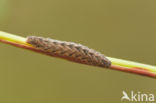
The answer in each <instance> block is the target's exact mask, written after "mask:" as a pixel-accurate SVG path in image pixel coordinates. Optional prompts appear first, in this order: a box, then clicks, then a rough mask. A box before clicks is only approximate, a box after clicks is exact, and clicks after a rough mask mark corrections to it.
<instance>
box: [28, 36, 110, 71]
mask: <svg viewBox="0 0 156 103" xmlns="http://www.w3.org/2000/svg"><path fill="white" fill-rule="evenodd" d="M26 42H27V43H29V44H31V45H32V46H33V47H35V48H36V49H40V50H42V51H44V52H46V53H48V54H50V55H51V56H56V57H61V58H64V59H67V60H70V61H74V62H78V63H82V64H88V65H93V66H100V67H105V68H109V67H110V65H111V61H110V60H108V59H107V58H106V57H105V56H104V55H103V54H101V53H100V52H97V51H95V50H93V49H90V48H88V47H86V46H84V45H81V44H77V43H74V42H66V41H59V40H54V39H50V38H43V37H37V36H28V37H27V41H26Z"/></svg>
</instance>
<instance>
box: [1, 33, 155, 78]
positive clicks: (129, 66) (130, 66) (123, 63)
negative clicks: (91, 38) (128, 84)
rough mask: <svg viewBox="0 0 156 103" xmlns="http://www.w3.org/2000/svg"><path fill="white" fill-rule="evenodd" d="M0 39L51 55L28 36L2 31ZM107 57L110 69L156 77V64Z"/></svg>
mask: <svg viewBox="0 0 156 103" xmlns="http://www.w3.org/2000/svg"><path fill="white" fill-rule="evenodd" d="M0 41H1V42H3V43H7V44H11V45H14V46H16V47H21V48H25V49H28V50H32V51H35V52H39V53H42V54H46V55H49V54H48V53H46V52H44V51H41V50H39V49H36V48H35V47H33V46H32V45H30V44H28V43H27V42H26V41H27V38H24V37H20V36H17V35H13V34H10V33H6V32H3V31H0ZM107 58H108V59H109V60H110V61H111V62H112V65H111V66H110V69H113V70H118V71H123V72H130V73H135V74H139V75H144V76H148V77H153V78H156V66H152V65H147V64H142V63H137V62H132V61H128V60H123V59H117V58H112V57H107Z"/></svg>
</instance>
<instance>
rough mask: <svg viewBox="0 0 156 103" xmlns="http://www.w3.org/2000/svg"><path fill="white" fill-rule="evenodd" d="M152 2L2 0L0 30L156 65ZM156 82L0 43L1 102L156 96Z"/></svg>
mask: <svg viewBox="0 0 156 103" xmlns="http://www.w3.org/2000/svg"><path fill="white" fill-rule="evenodd" d="M155 5H156V1H154V0H0V30H2V31H6V32H10V33H13V34H17V35H21V36H25V37H26V36H29V35H38V36H44V37H51V38H54V39H58V40H65V41H74V42H77V43H81V44H84V45H87V46H89V47H91V48H94V49H96V50H98V51H100V52H102V53H104V54H105V55H107V56H111V57H116V58H122V59H128V60H133V61H138V62H142V63H147V64H151V65H156V62H155V61H156V54H155V53H156V47H155V43H156V39H155V38H156V6H155ZM155 87H156V80H155V79H153V78H148V77H143V76H138V75H134V74H129V73H123V72H119V71H112V70H105V69H101V68H98V67H91V66H87V65H82V64H76V63H72V62H68V61H65V60H62V59H58V58H51V57H48V56H45V55H41V54H37V53H34V52H31V51H28V50H24V49H21V48H16V47H13V46H10V45H7V44H2V43H0V102H1V103H120V102H121V100H120V99H121V96H122V91H123V90H125V91H127V92H130V91H132V90H133V91H135V92H138V91H140V92H141V93H153V94H155V96H156V88H155Z"/></svg>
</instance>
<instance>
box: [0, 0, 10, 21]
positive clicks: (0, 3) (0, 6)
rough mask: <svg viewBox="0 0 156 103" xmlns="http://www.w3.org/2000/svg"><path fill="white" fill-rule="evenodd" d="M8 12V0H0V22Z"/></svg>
mask: <svg viewBox="0 0 156 103" xmlns="http://www.w3.org/2000/svg"><path fill="white" fill-rule="evenodd" d="M7 13H8V0H0V22H2V21H3V20H5V18H6V17H7V16H6V15H7Z"/></svg>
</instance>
